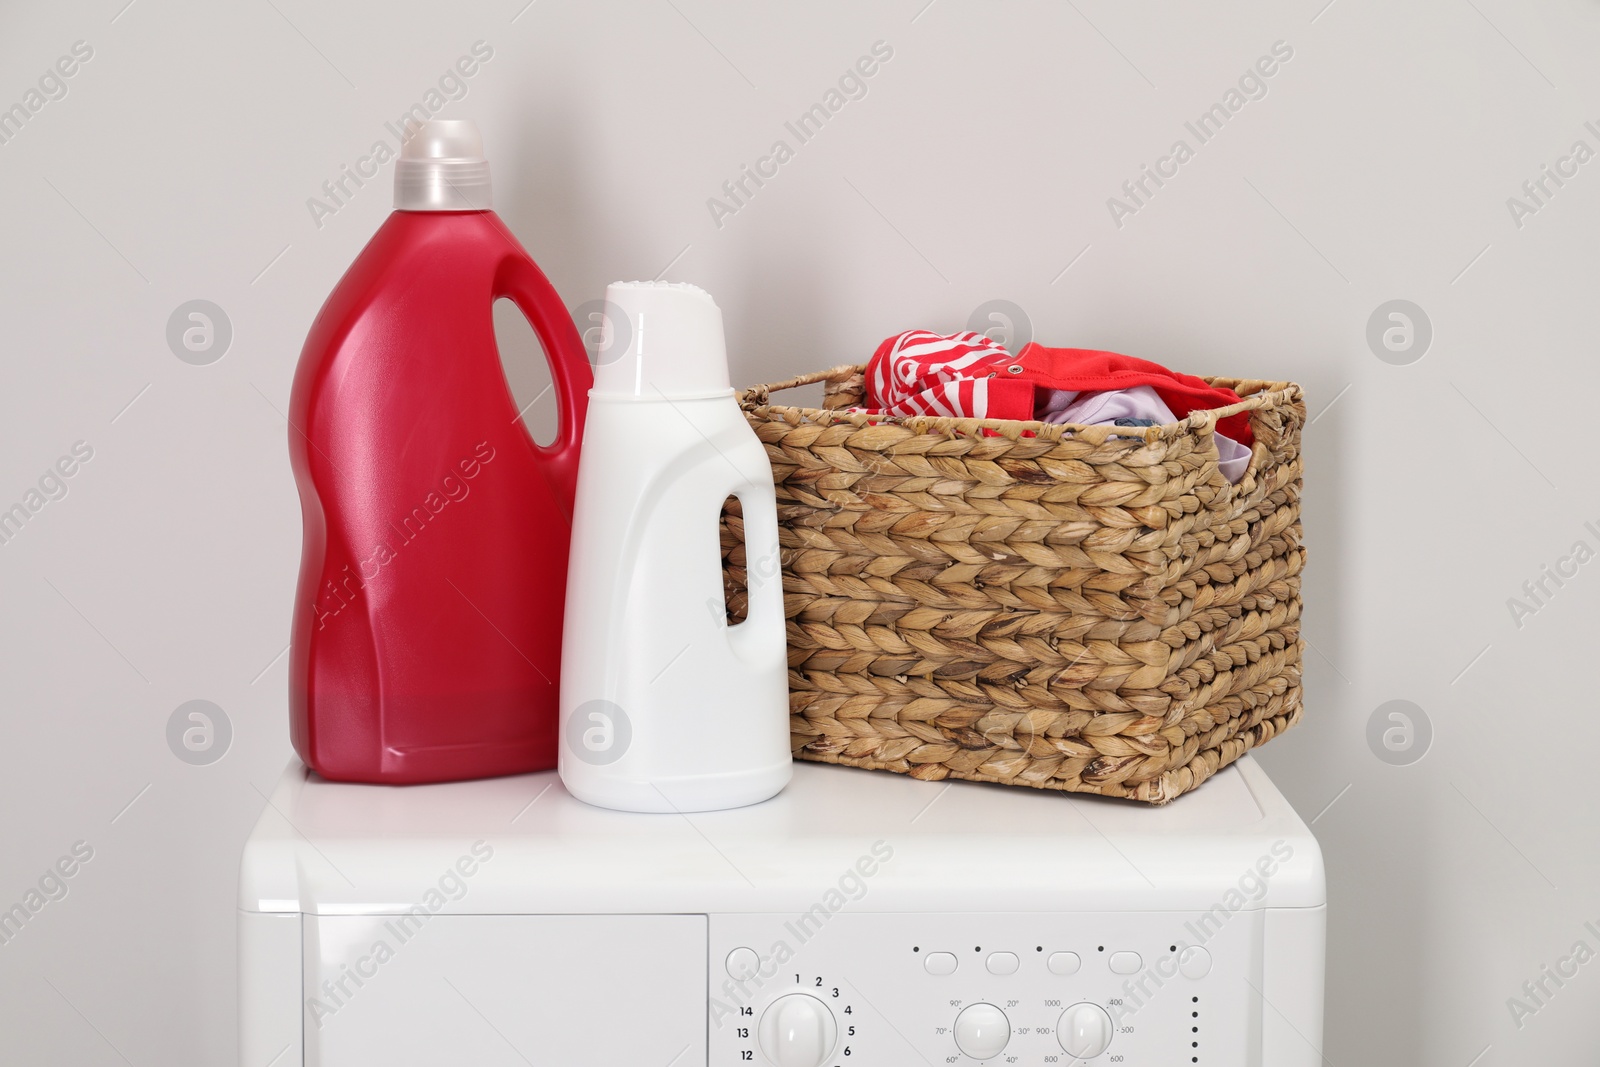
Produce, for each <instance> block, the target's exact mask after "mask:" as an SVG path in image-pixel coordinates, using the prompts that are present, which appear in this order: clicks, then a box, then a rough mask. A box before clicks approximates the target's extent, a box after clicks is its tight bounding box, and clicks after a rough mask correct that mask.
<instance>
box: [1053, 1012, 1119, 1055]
mask: <svg viewBox="0 0 1600 1067" xmlns="http://www.w3.org/2000/svg"><path fill="white" fill-rule="evenodd" d="M1111 1030H1112V1025H1111V1016H1110V1015H1107V1014H1106V1010H1105V1009H1104V1008H1102V1007H1101V1006H1100V1005H1098V1004H1090V1003H1088V1002H1085V1003H1082V1004H1074V1005H1073V1006H1072V1007H1070V1008H1068V1009H1067V1010H1066V1011H1064V1012H1062V1013H1061V1019H1060V1021H1058V1022H1057V1023H1056V1039H1057V1040H1059V1041H1060V1042H1061V1049H1062V1051H1063V1052H1065V1053H1066V1054H1067V1055H1069V1056H1075V1057H1077V1058H1078V1059H1080V1060H1092V1059H1094V1058H1095V1057H1096V1056H1098V1055H1100V1053H1102V1052H1104V1051H1105V1050H1106V1049H1107V1048H1108V1047H1110V1045H1111Z"/></svg>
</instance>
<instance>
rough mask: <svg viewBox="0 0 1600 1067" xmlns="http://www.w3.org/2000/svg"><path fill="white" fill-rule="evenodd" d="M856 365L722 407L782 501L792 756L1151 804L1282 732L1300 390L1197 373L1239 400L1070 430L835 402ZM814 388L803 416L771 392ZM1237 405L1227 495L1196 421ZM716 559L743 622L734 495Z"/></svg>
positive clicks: (855, 396) (1293, 651)
mask: <svg viewBox="0 0 1600 1067" xmlns="http://www.w3.org/2000/svg"><path fill="white" fill-rule="evenodd" d="M861 372H862V368H861V367H860V366H845V367H837V368H834V369H833V370H830V371H825V372H822V373H818V374H810V375H805V376H802V377H798V378H793V379H790V380H789V381H785V382H779V383H776V384H773V385H766V386H757V387H756V388H754V389H750V390H747V391H746V392H744V393H743V394H741V396H740V404H741V407H742V408H743V410H744V412H745V415H746V417H747V418H748V419H749V421H750V424H751V426H752V427H754V429H755V431H756V433H757V435H758V436H759V437H760V439H761V441H762V443H763V444H764V445H765V446H766V450H767V455H768V456H769V457H770V458H771V460H772V467H773V476H774V480H775V482H776V486H777V497H778V519H779V536H780V556H781V565H782V580H783V584H784V602H785V612H786V615H787V620H788V642H789V688H790V712H791V732H792V742H793V747H794V754H795V755H796V757H798V758H800V759H807V760H820V761H822V762H827V763H842V764H848V765H850V766H853V767H863V768H869V769H873V770H887V771H897V772H901V773H905V774H910V775H912V776H913V777H916V778H921V779H925V780H933V781H937V780H940V779H944V778H947V777H949V778H965V779H971V780H974V781H981V782H999V783H1004V784H1009V785H1026V786H1034V787H1037V788H1042V789H1061V790H1070V791H1074V792H1086V793H1100V794H1103V795H1106V796H1114V797H1127V798H1132V799H1135V800H1141V801H1146V802H1149V803H1152V804H1163V803H1166V802H1167V801H1169V800H1171V799H1173V798H1174V797H1176V796H1178V795H1180V794H1182V793H1184V792H1187V791H1188V790H1191V789H1193V788H1195V787H1196V786H1198V785H1199V784H1200V783H1201V782H1203V781H1205V780H1206V779H1207V778H1209V777H1210V776H1211V775H1213V774H1215V773H1216V772H1217V771H1218V770H1220V769H1221V768H1223V767H1225V766H1227V765H1228V764H1229V763H1231V762H1233V761H1234V760H1236V759H1238V758H1239V757H1240V756H1242V755H1243V754H1244V753H1245V752H1246V751H1248V750H1249V749H1251V748H1253V747H1254V746H1256V745H1259V744H1262V743H1263V742H1265V741H1268V740H1270V739H1271V738H1273V737H1275V736H1276V735H1277V734H1279V733H1280V732H1282V731H1283V730H1286V729H1288V728H1289V727H1290V726H1293V725H1294V724H1295V723H1296V722H1298V721H1299V719H1300V714H1301V681H1300V665H1301V652H1302V647H1303V646H1302V642H1301V638H1300V573H1301V570H1302V568H1303V567H1304V565H1305V549H1304V548H1303V547H1302V544H1301V528H1300V488H1301V462H1300V432H1301V428H1302V426H1303V425H1304V423H1305V404H1304V402H1303V399H1302V394H1301V390H1300V388H1299V387H1298V386H1296V385H1294V384H1292V383H1288V382H1263V381H1253V380H1239V379H1233V378H1210V379H1207V380H1208V381H1210V382H1211V383H1212V384H1214V385H1220V386H1226V387H1228V388H1231V389H1233V390H1235V391H1236V392H1238V393H1239V395H1240V396H1241V397H1242V398H1243V399H1242V402H1241V403H1239V404H1237V405H1233V406H1231V407H1226V408H1219V409H1216V410H1212V411H1199V412H1193V413H1191V414H1190V415H1189V417H1187V418H1186V419H1183V420H1182V421H1180V422H1177V423H1173V424H1171V425H1168V426H1159V427H1149V428H1144V429H1140V428H1127V427H1112V426H1090V427H1071V428H1066V427H1061V426H1052V425H1048V424H1045V423H1038V422H1015V421H1008V420H994V419H952V418H929V417H917V418H898V417H890V416H883V415H866V414H864V413H861V412H851V411H848V410H845V409H847V408H850V407H852V406H855V405H859V404H860V403H862V399H863V386H862V377H861ZM817 382H822V383H823V384H824V390H825V399H824V402H823V403H824V407H823V408H821V409H817V408H805V407H787V406H782V405H778V404H773V403H772V402H771V400H770V396H771V394H772V393H775V392H778V391H780V390H784V389H789V388H795V387H799V386H805V385H811V384H815V383H817ZM1240 411H1248V412H1250V423H1251V428H1252V430H1253V431H1254V435H1255V447H1254V455H1253V456H1252V458H1251V461H1250V468H1249V470H1248V471H1247V473H1246V474H1245V476H1244V477H1243V479H1241V481H1240V482H1239V484H1237V485H1230V484H1229V483H1228V481H1227V480H1226V479H1225V478H1224V477H1223V476H1222V474H1221V472H1220V471H1219V470H1218V468H1217V452H1216V447H1215V445H1214V443H1213V441H1212V431H1213V427H1214V425H1215V424H1216V422H1217V420H1218V419H1221V418H1225V417H1226V416H1228V415H1232V414H1234V413H1236V412H1240ZM722 551H723V558H724V567H725V571H724V573H725V578H726V583H727V587H728V603H729V609H730V615H731V616H733V617H739V616H740V615H742V612H743V610H744V606H745V603H744V602H745V597H744V590H745V584H746V581H747V579H748V574H747V570H748V566H749V561H747V560H746V558H745V552H744V546H743V523H742V520H741V518H740V515H739V510H738V505H737V502H736V501H734V502H730V505H729V507H728V508H727V510H726V511H725V512H724V523H723V530H722ZM757 567H758V570H757V575H756V580H758V581H759V580H764V579H765V580H772V579H773V578H775V574H773V573H771V572H773V571H775V570H776V568H775V567H773V566H772V562H771V561H757ZM762 568H764V569H762Z"/></svg>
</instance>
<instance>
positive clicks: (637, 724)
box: [560, 282, 793, 812]
mask: <svg viewBox="0 0 1600 1067" xmlns="http://www.w3.org/2000/svg"><path fill="white" fill-rule="evenodd" d="M605 314H606V322H605V324H604V327H603V328H605V329H607V330H609V331H610V332H611V343H610V345H609V346H607V347H606V348H605V349H603V350H602V352H601V355H600V357H599V360H598V366H596V368H595V379H594V389H593V390H592V391H591V392H590V394H589V398H590V399H589V413H588V418H587V422H586V425H585V427H584V434H583V448H582V452H581V456H582V459H581V461H580V464H579V470H578V493H577V500H576V503H575V505H574V513H573V523H572V555H571V560H570V563H569V567H568V572H567V601H566V624H565V630H564V633H563V637H562V653H561V687H560V689H561V749H560V752H561V754H560V769H561V780H562V782H563V783H564V784H565V785H566V787H567V789H568V791H570V792H571V793H572V795H573V796H575V797H577V798H578V799H579V800H583V801H587V802H588V803H590V804H596V805H599V806H601V807H606V808H615V809H618V810H622V811H643V812H674V811H676V812H688V811H711V810H716V809H720V808H735V807H740V806H742V805H745V804H754V803H756V802H758V801H762V800H766V799H767V798H768V797H771V796H773V795H775V794H776V793H778V792H779V791H780V790H782V789H783V787H784V786H785V785H787V784H788V782H789V777H790V775H791V773H792V772H793V763H792V761H791V756H790V752H789V686H788V661H787V649H786V643H785V635H784V619H783V584H782V575H781V572H780V568H779V565H778V513H777V501H776V498H775V496H774V493H773V486H772V465H771V463H770V462H769V461H768V460H767V455H766V452H765V450H764V449H763V448H762V446H761V442H760V441H759V440H758V439H757V438H756V435H755V432H754V431H753V430H751V428H750V425H749V423H747V422H746V421H745V418H744V415H743V414H742V413H741V412H740V410H739V405H738V403H737V401H735V400H734V396H733V389H732V388H731V387H730V385H729V384H728V357H727V348H726V343H725V341H724V340H723V334H722V312H721V310H720V309H719V308H718V307H717V305H716V303H715V302H714V301H713V300H712V299H711V296H710V294H708V293H706V292H705V291H704V290H702V289H699V288H696V287H695V286H692V285H683V284H678V283H673V282H617V283H615V284H613V285H611V286H610V287H609V288H608V289H607V290H606V309H605ZM730 495H731V496H736V497H738V498H739V501H740V504H741V505H742V508H743V512H744V530H745V549H746V554H747V572H748V575H749V583H750V587H749V609H748V612H747V614H746V618H745V619H744V620H743V621H741V622H739V623H736V624H734V625H731V626H730V625H728V623H727V615H726V608H725V603H726V601H725V598H724V593H723V585H722V554H721V549H720V546H719V538H718V518H719V516H720V514H721V511H722V506H723V503H724V501H725V500H726V499H727V498H728V497H729V496H730Z"/></svg>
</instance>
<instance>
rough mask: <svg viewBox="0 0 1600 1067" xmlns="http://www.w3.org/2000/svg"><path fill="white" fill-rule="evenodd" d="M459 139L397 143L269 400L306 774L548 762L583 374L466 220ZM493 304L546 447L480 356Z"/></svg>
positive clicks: (500, 253) (577, 341) (295, 730)
mask: <svg viewBox="0 0 1600 1067" xmlns="http://www.w3.org/2000/svg"><path fill="white" fill-rule="evenodd" d="M489 193H490V186H489V165H488V162H487V161H486V160H485V159H484V156H483V146H482V139H481V138H480V137H479V134H478V130H477V127H476V125H474V124H473V123H471V122H463V121H440V120H434V121H430V122H427V123H424V124H422V125H421V126H420V127H415V128H413V132H412V133H411V135H410V136H409V137H408V139H407V140H406V142H405V144H404V145H403V146H402V149H401V153H400V158H399V159H398V160H397V161H396V163H395V208H396V210H395V212H394V213H393V214H391V215H390V216H389V218H388V219H387V220H386V221H385V222H384V224H383V226H382V227H380V228H379V230H378V232H377V233H376V234H375V235H374V236H373V238H372V240H371V241H370V242H369V243H368V244H367V246H366V248H365V249H363V250H362V252H361V255H360V256H359V257H357V259H356V261H355V263H354V264H352V265H351V267H350V269H349V270H348V271H347V272H346V273H345V275H344V277H343V278H342V279H340V281H339V284H338V286H337V287H336V288H335V289H334V291H333V294H332V295H331V296H329V297H328V301H327V303H326V304H324V305H323V307H322V311H321V312H320V313H319V314H318V315H317V318H316V321H315V322H314V323H313V324H312V326H311V333H310V335H309V336H308V337H307V338H306V343H305V348H304V350H303V351H302V352H301V354H300V363H299V366H298V368H297V369H296V372H295V379H294V390H293V394H292V396H291V398H290V403H289V424H290V425H289V453H290V458H291V461H292V462H293V465H294V474H295V480H296V482H297V483H298V485H299V488H300V504H301V512H302V517H303V520H304V542H303V547H302V556H301V563H300V581H299V588H298V591H297V593H296V597H295V605H294V623H293V633H292V636H291V640H290V652H289V710H290V737H291V740H292V741H293V743H294V747H295V751H296V752H298V753H299V754H300V758H301V759H302V760H304V761H305V762H306V764H307V765H308V766H310V767H311V768H312V769H313V770H315V771H317V772H318V773H319V774H321V775H322V776H324V777H326V778H331V779H335V780H339V781H351V782H383V783H393V784H400V783H413V782H439V781H451V780H458V779H467V778H485V777H490V776H494V775H502V774H518V773H522V772H524V771H532V770H539V769H543V768H549V767H554V766H555V765H556V737H557V733H558V731H557V690H556V685H557V681H558V680H559V678H560V676H561V624H562V616H563V611H564V601H565V595H566V570H567V550H568V542H569V540H570V534H571V515H572V500H573V492H574V489H575V485H576V479H577V469H578V443H579V442H580V441H581V440H582V438H583V416H584V408H585V403H586V398H587V394H588V390H589V386H590V385H591V383H592V380H593V376H592V373H591V371H590V367H589V361H588V358H587V355H586V353H585V350H584V347H583V341H582V339H581V338H580V337H579V335H578V331H577V328H576V327H575V326H574V325H573V322H572V319H571V317H570V316H569V315H568V313H567V311H566V308H565V307H564V306H563V305H562V303H561V300H560V297H558V296H557V294H556V291H555V289H554V287H552V286H551V284H550V282H549V281H548V280H547V279H546V278H545V276H544V274H543V273H542V272H541V271H540V270H539V268H538V267H537V266H536V265H535V264H534V262H533V260H532V259H531V258H529V256H528V253H527V252H526V251H524V250H523V248H522V246H521V245H520V244H518V243H517V240H516V238H514V237H512V236H511V233H510V232H509V231H508V230H507V229H506V227H505V224H504V223H502V222H501V221H500V219H499V218H498V217H497V216H496V215H495V213H494V212H493V211H491V210H489V202H490V200H489ZM501 297H508V298H510V299H511V300H512V301H513V302H515V304H516V305H517V307H518V308H520V309H521V311H522V313H523V314H524V315H526V316H527V318H528V321H529V322H530V323H531V324H532V326H533V329H534V332H535V333H536V334H537V335H538V337H539V340H540V342H541V343H542V345H543V346H544V350H545V353H546V356H547V358H548V360H549V363H550V371H551V378H552V381H553V383H554V388H555V391H556V395H557V398H558V400H559V403H560V421H561V426H560V430H559V432H558V434H557V436H556V439H555V440H554V441H553V442H552V443H551V444H549V445H547V446H542V445H540V444H538V443H536V442H535V441H534V440H533V438H532V437H531V436H530V435H529V433H528V431H527V428H526V427H525V426H524V424H523V423H522V421H521V419H520V417H519V415H518V411H517V406H516V402H515V401H514V400H513V399H512V395H511V389H510V386H509V384H508V383H507V380H506V375H505V371H504V368H503V367H502V366H501V362H500V353H499V349H498V347H497V346H496V344H495V336H494V321H493V305H494V302H495V301H496V300H497V299H499V298H501Z"/></svg>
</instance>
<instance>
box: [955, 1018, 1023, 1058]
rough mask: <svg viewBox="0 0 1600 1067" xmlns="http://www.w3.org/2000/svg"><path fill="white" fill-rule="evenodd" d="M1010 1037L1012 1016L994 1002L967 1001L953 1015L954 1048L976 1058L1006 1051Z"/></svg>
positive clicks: (990, 1056) (996, 1054)
mask: <svg viewBox="0 0 1600 1067" xmlns="http://www.w3.org/2000/svg"><path fill="white" fill-rule="evenodd" d="M1010 1040H1011V1020H1010V1019H1007V1018H1006V1013H1005V1012H1003V1011H1001V1010H1000V1009H999V1008H997V1007H995V1006H994V1005H993V1004H969V1005H967V1007H965V1008H963V1009H962V1010H961V1014H960V1015H957V1016H956V1048H958V1049H960V1050H961V1051H962V1052H964V1053H966V1054H967V1055H968V1056H971V1057H972V1058H973V1059H975V1060H987V1059H990V1058H992V1057H994V1056H998V1055H1000V1053H1001V1052H1003V1051H1005V1047H1006V1042H1008V1041H1010Z"/></svg>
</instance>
